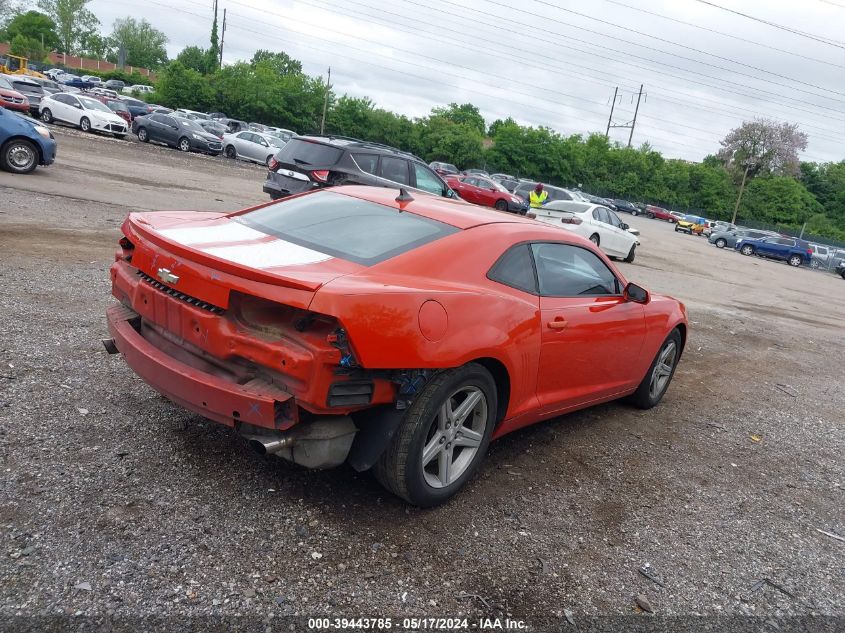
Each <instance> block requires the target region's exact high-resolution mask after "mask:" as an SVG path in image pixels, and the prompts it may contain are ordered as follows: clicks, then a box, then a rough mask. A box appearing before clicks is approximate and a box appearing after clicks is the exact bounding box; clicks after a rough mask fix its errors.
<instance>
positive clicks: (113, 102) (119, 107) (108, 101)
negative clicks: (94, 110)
mask: <svg viewBox="0 0 845 633" xmlns="http://www.w3.org/2000/svg"><path fill="white" fill-rule="evenodd" d="M86 96H89V97H91V98H92V99H96V100H97V101H100V102H101V103H104V104H105V105H107V106H108V107H109V110H111V111H112V112H114V113H115V114H116V115H117V116H119V117H120V118H121V119H123V120H124V121H126V124H127V125H128V126H130V127H131V126H132V115H131V114H130V113H129V108H128V107H126V104H125V103H124V102H123V101H122V100H120V99H115V98H114V97H104V96H103V95H98V94H88V95H86Z"/></svg>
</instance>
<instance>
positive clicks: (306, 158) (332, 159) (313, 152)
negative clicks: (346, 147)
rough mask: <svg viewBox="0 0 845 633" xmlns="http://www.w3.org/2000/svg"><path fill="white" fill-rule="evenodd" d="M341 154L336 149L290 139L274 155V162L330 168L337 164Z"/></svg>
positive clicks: (341, 152) (339, 150)
mask: <svg viewBox="0 0 845 633" xmlns="http://www.w3.org/2000/svg"><path fill="white" fill-rule="evenodd" d="M342 154H343V150H342V149H338V148H337V147H332V146H331V145H323V144H322V143H314V142H312V141H306V140H303V139H296V138H295V139H291V140H290V141H289V142H288V143H287V144H286V145H285V146H284V147H283V148H282V149H281V150H280V151H279V153H278V154H276V160H277V161H279V162H280V163H288V164H292V165H302V166H305V167H307V166H310V165H314V166H319V167H331V166H332V165H334V164H335V163H337V161H338V160H339V159H340V157H341V155H342Z"/></svg>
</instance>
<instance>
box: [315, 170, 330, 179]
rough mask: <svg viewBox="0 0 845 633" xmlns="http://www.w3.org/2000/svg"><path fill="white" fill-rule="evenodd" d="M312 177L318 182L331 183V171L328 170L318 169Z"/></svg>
mask: <svg viewBox="0 0 845 633" xmlns="http://www.w3.org/2000/svg"><path fill="white" fill-rule="evenodd" d="M311 177H312V178H313V179H314V180H316V181H317V182H328V181H329V170H328V169H316V170H314V171H312V172H311Z"/></svg>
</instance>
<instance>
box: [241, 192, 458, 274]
mask: <svg viewBox="0 0 845 633" xmlns="http://www.w3.org/2000/svg"><path fill="white" fill-rule="evenodd" d="M236 219H237V220H238V221H240V222H242V223H243V224H246V225H247V226H250V227H252V228H254V229H256V230H258V231H262V232H264V233H267V234H269V235H275V236H276V237H278V238H280V239H283V240H286V241H288V242H292V243H294V244H298V245H300V246H304V247H306V248H311V249H313V250H316V251H319V252H321V253H325V254H326V255H331V256H333V257H339V258H340V259H345V260H348V261H352V262H355V263H358V264H362V265H364V266H372V265H373V264H378V263H379V262H382V261H385V260H387V259H390V258H391V257H396V256H397V255H401V254H402V253H405V252H407V251H410V250H413V249H415V248H418V247H420V246H422V245H424V244H428V243H429V242H433V241H435V240H438V239H440V238H442V237H445V236H447V235H451V234H452V233H457V232H458V231H459V230H460V229H458V228H456V227H454V226H451V225H449V224H444V223H443V222H437V221H436V220H431V219H429V218H425V217H422V216H420V215H416V214H414V213H409V212H407V211H406V212H401V213H400V212H399V211H398V210H397V209H394V208H391V207H388V206H385V205H382V204H376V203H374V202H369V201H368V200H361V199H359V198H353V197H350V196H345V195H343V194H339V193H334V192H332V191H325V190H324V191H319V192H315V193H312V194H310V195H308V196H303V197H301V198H292V199H290V200H286V201H284V202H279V203H276V204H273V205H270V206H267V207H264V208H262V209H257V210H255V211H251V212H249V213H245V214H243V215H241V216H237V218H236Z"/></svg>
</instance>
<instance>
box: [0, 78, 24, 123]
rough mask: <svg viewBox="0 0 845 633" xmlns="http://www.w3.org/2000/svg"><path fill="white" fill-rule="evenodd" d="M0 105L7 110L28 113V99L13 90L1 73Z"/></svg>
mask: <svg viewBox="0 0 845 633" xmlns="http://www.w3.org/2000/svg"><path fill="white" fill-rule="evenodd" d="M0 106H2V107H4V108H6V109H7V110H15V111H16V112H23V113H24V114H28V113H29V99H27V98H26V95H25V94H23V93H21V92H18V91H17V90H15V89H14V88H13V87H12V84H11V82H10V81H9V80H8V79H6V77H4V76H2V75H0Z"/></svg>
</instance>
